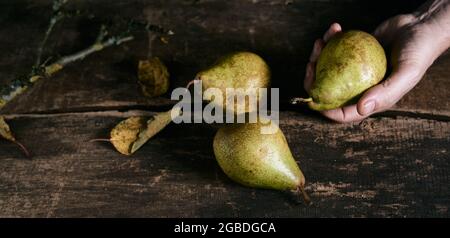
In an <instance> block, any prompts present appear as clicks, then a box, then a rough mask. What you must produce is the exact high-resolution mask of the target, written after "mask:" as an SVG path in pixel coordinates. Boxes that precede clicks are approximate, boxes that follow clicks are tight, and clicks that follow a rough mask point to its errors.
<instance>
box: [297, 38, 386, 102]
mask: <svg viewBox="0 0 450 238" xmlns="http://www.w3.org/2000/svg"><path fill="white" fill-rule="evenodd" d="M385 73H386V55H385V52H384V50H383V47H382V46H381V45H380V43H378V41H377V40H376V39H375V37H373V36H372V35H370V34H368V33H366V32H362V31H348V32H345V33H338V34H337V35H335V36H334V37H332V38H331V40H330V41H329V42H328V43H327V44H326V46H325V47H324V48H323V50H322V52H321V53H320V56H319V59H318V61H317V65H316V78H315V81H314V83H313V85H312V87H311V91H310V97H311V98H310V99H306V100H302V101H308V102H309V103H308V104H309V107H310V108H311V109H313V110H317V111H322V110H330V109H336V108H339V107H342V106H346V105H349V104H351V103H354V102H355V100H356V99H358V98H359V97H360V96H361V95H362V93H364V92H365V91H366V90H367V89H369V88H370V87H372V86H374V85H376V84H378V83H379V82H380V81H381V80H383V78H384V75H385Z"/></svg>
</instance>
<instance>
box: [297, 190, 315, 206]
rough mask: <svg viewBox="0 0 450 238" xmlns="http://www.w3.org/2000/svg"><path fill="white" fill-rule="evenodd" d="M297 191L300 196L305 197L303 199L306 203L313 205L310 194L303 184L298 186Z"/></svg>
mask: <svg viewBox="0 0 450 238" xmlns="http://www.w3.org/2000/svg"><path fill="white" fill-rule="evenodd" d="M297 192H298V194H299V195H300V196H302V197H303V200H304V201H305V203H306V205H311V204H312V202H311V198H310V197H309V195H308V194H307V193H306V191H305V188H304V187H303V185H300V186H298V187H297Z"/></svg>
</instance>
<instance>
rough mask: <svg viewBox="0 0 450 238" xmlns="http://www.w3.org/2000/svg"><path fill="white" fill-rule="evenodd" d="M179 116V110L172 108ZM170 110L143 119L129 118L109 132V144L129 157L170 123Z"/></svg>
mask: <svg viewBox="0 0 450 238" xmlns="http://www.w3.org/2000/svg"><path fill="white" fill-rule="evenodd" d="M173 110H176V111H175V113H177V114H179V113H180V111H181V109H180V108H174V109H173ZM171 114H172V110H170V111H167V112H160V113H157V114H156V115H154V116H152V117H150V118H145V117H130V118H128V119H125V120H123V121H121V122H120V123H119V124H117V126H116V127H114V128H113V129H112V130H111V139H110V141H111V143H112V144H113V145H114V147H115V148H116V150H117V151H119V152H120V153H122V154H124V155H131V154H133V153H134V152H136V151H137V150H138V149H139V148H141V147H142V146H143V145H144V144H145V143H146V142H147V141H148V140H149V139H151V138H152V137H153V136H154V135H156V134H157V133H158V132H160V131H161V130H163V129H164V128H165V127H166V126H167V125H169V124H170V122H171V121H172V117H171Z"/></svg>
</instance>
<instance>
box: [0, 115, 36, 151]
mask: <svg viewBox="0 0 450 238" xmlns="http://www.w3.org/2000/svg"><path fill="white" fill-rule="evenodd" d="M0 137H2V138H4V139H6V140H8V141H11V142H13V143H14V144H16V145H18V146H19V147H20V148H21V149H22V151H23V153H24V154H25V155H26V156H27V157H29V156H30V153H29V152H28V150H27V149H26V148H25V146H23V145H22V144H21V143H20V142H18V141H17V140H16V138H15V137H14V135H13V133H12V132H11V129H10V128H9V125H8V123H6V121H5V118H3V117H0Z"/></svg>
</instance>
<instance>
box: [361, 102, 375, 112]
mask: <svg viewBox="0 0 450 238" xmlns="http://www.w3.org/2000/svg"><path fill="white" fill-rule="evenodd" d="M374 110H375V101H374V100H370V101H368V102H366V103H364V105H363V110H362V114H363V115H367V114H370V113H372V112H373V111H374Z"/></svg>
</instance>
